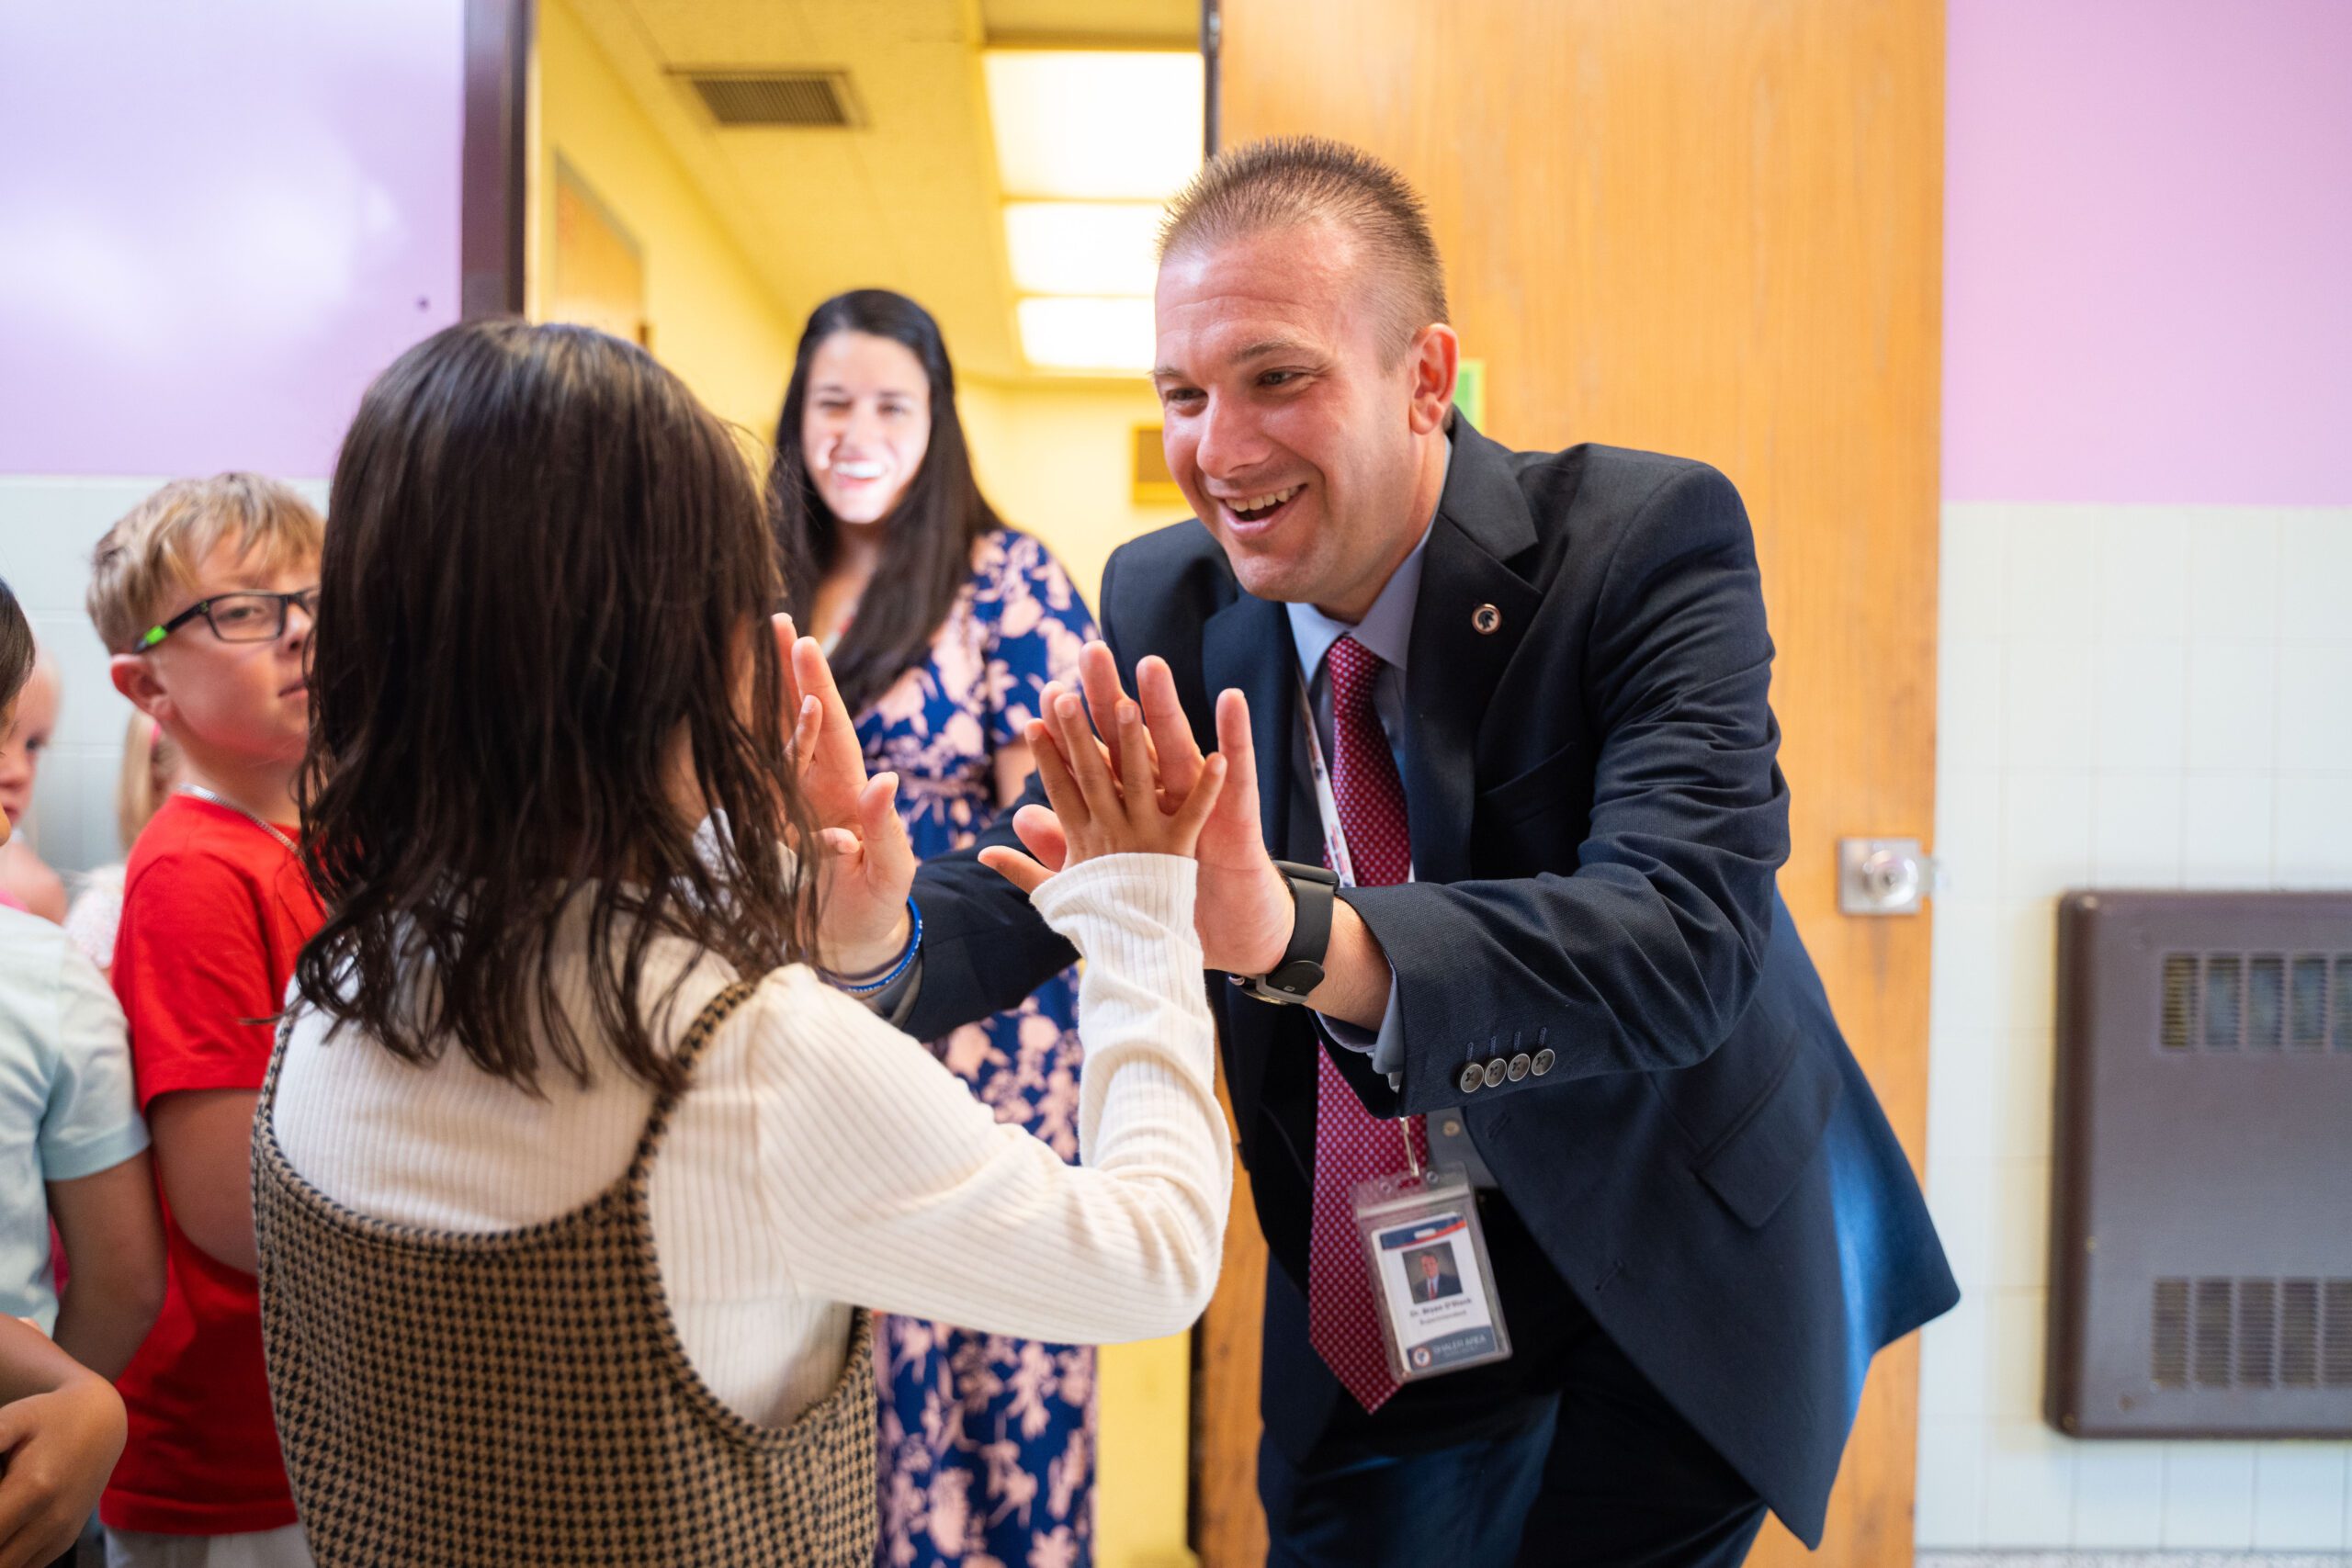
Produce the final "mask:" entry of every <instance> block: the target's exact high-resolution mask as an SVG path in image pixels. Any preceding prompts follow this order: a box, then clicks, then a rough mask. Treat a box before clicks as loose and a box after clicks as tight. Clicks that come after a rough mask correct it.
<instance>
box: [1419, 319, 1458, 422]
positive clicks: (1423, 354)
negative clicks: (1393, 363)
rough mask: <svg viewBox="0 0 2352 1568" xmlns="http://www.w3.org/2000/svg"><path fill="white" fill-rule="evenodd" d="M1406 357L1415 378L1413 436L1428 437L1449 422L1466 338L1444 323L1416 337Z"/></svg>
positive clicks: (1437, 323)
mask: <svg viewBox="0 0 2352 1568" xmlns="http://www.w3.org/2000/svg"><path fill="white" fill-rule="evenodd" d="M1405 357H1406V360H1407V362H1408V364H1409V365H1410V367H1411V368H1412V377H1413V412H1412V423H1413V434H1416V435H1427V434H1430V432H1431V431H1433V430H1437V429H1439V428H1441V427H1442V426H1443V424H1444V423H1445V416H1446V413H1447V412H1448V411H1450V410H1451V409H1452V408H1453V381H1454V378H1455V377H1456V376H1457V375H1459V374H1460V372H1461V369H1462V338H1461V336H1460V334H1459V333H1455V332H1454V330H1453V328H1452V327H1450V326H1447V325H1446V324H1445V323H1444V322H1443V321H1432V322H1431V323H1430V324H1429V325H1428V326H1426V327H1423V328H1422V329H1421V330H1420V331H1419V332H1418V333H1414V334H1413V342H1412V345H1411V346H1410V347H1408V349H1406V351H1405Z"/></svg>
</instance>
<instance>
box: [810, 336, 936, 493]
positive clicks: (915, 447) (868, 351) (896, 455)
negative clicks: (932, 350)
mask: <svg viewBox="0 0 2352 1568" xmlns="http://www.w3.org/2000/svg"><path fill="white" fill-rule="evenodd" d="M800 444H801V448H802V450H803V451H804V452H806V453H807V455H808V463H809V479H810V481H811V482H812V483H814V484H815V485H816V487H817V494H818V495H819V497H820V498H821V499H822V500H823V501H824V503H825V507H826V509H827V510H828V511H830V512H831V513H832V514H833V515H834V516H835V517H837V518H839V519H840V520H841V521H842V522H843V523H879V522H881V521H882V520H883V519H885V518H887V517H888V516H889V515H890V513H892V512H894V511H896V510H897V509H898V505H899V500H900V499H901V498H902V497H904V496H905V494H906V493H907V487H908V486H909V485H911V484H912V483H914V480H915V475H916V474H918V473H920V472H922V459H923V454H924V453H925V452H926V451H928V450H929V449H930V446H931V378H929V377H928V376H926V375H924V374H923V368H922V361H921V360H920V359H917V358H916V357H915V355H914V351H913V350H912V349H910V348H909V347H907V345H906V344H902V343H899V342H897V341H895V340H893V339H890V338H887V337H876V336H874V335H872V334H871V333H853V332H842V333H834V334H833V335H832V336H831V337H829V338H827V339H826V340H825V341H824V342H823V343H821V344H818V345H817V352H816V353H815V354H814V355H811V356H810V358H809V390H808V398H807V401H806V402H805V403H804V404H803V405H802V408H801V412H800Z"/></svg>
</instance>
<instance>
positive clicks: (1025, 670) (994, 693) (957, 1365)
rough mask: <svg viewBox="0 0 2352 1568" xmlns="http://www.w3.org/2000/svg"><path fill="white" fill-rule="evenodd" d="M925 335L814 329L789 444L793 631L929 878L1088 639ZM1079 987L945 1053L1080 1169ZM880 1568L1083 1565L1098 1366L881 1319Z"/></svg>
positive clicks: (943, 355) (1001, 782) (962, 836)
mask: <svg viewBox="0 0 2352 1568" xmlns="http://www.w3.org/2000/svg"><path fill="white" fill-rule="evenodd" d="M955 392H956V388H955V372H954V369H953V368H952V367H950V365H949V363H948V360H947V351H946V347H945V344H944V343H943V342H942V340H941V337H940V333H939V328H938V326H937V324H936V323H935V322H933V320H932V319H931V316H930V315H929V314H928V313H927V312H926V311H924V310H923V309H922V307H921V306H919V305H917V304H915V302H914V301H912V300H911V299H907V298H905V297H904V296H902V295H898V294H892V293H889V292H887V291H885V290H881V289H860V290H858V291H856V292H854V293H850V294H844V295H841V296H839V297H838V298H836V299H829V300H827V301H826V302H825V303H824V304H822V305H820V306H819V307H818V308H817V310H816V313H815V314H814V315H812V316H811V317H810V318H809V325H808V327H807V329H806V330H805V331H804V333H802V335H801V339H800V346H799V352H798V355H797V360H796V362H795V364H794V367H793V373H792V383H791V386H790V387H789V388H788V389H786V394H785V400H784V412H783V414H782V416H781V418H780V419H779V421H778V423H777V427H776V456H775V474H774V484H773V488H774V494H775V502H774V503H775V508H776V528H777V535H778V537H779V540H780V541H781V543H782V546H783V548H784V551H785V562H786V584H787V586H788V590H789V608H790V610H791V612H792V615H793V616H794V619H795V620H796V622H797V624H798V625H799V626H800V628H801V629H802V630H804V631H806V632H808V633H809V634H810V635H812V636H815V637H818V638H819V639H820V640H821V641H823V642H824V643H825V644H826V645H827V652H828V654H829V656H830V657H831V662H832V668H833V671H834V673H835V675H836V677H837V678H838V679H839V680H840V682H841V685H842V696H843V698H844V700H845V701H846V702H847V704H848V705H849V708H850V711H851V712H853V713H855V714H857V715H858V735H859V737H860V739H862V740H863V741H864V742H865V757H866V765H867V767H868V768H869V770H873V771H877V772H878V771H884V770H888V771H890V772H894V773H897V774H898V775H899V813H900V815H901V816H902V817H903V818H905V821H906V824H907V829H908V832H909V834H910V837H911V838H912V839H913V840H914V848H915V853H916V854H917V855H919V856H923V857H929V856H933V855H939V854H946V853H949V852H953V851H956V850H960V849H963V848H965V847H967V846H968V845H969V844H970V843H971V842H972V840H974V839H975V838H977V837H978V834H979V833H980V831H981V830H982V829H985V828H986V827H987V826H988V825H989V821H990V820H991V819H992V818H994V817H995V815H996V813H997V812H998V811H999V810H1000V809H1001V808H1002V807H1004V806H1006V805H1007V804H1008V803H1010V802H1011V801H1012V800H1013V799H1014V798H1015V797H1016V796H1017V795H1019V794H1020V793H1021V790H1022V786H1023V783H1024V782H1025V781H1026V779H1027V777H1028V774H1029V769H1030V758H1029V751H1028V747H1027V745H1026V744H1025V743H1024V742H1023V740H1022V739H1021V737H1022V730H1023V726H1024V725H1025V724H1026V723H1027V722H1028V720H1029V719H1030V718H1031V717H1032V716H1034V715H1035V712H1036V709H1037V705H1038V701H1039V693H1040V691H1041V689H1042V688H1043V687H1044V686H1045V684H1046V682H1048V681H1051V680H1056V679H1060V680H1064V681H1074V679H1075V675H1076V671H1077V668H1078V651H1079V649H1080V647H1081V646H1082V645H1083V644H1084V643H1085V642H1086V641H1087V639H1089V638H1090V637H1093V636H1094V626H1093V623H1092V621H1091V618H1090V617H1089V616H1088V615H1087V613H1086V604H1085V603H1084V601H1082V600H1081V599H1080V597H1079V594H1078V591H1077V590H1076V589H1075V588H1074V587H1073V586H1071V583H1070V581H1069V576H1068V575H1067V574H1066V573H1065V572H1064V571H1063V570H1062V569H1061V566H1060V564H1059V563H1058V562H1057V561H1056V560H1055V559H1054V558H1053V557H1052V556H1051V555H1050V554H1048V553H1047V552H1046V548H1045V547H1044V546H1042V545H1040V544H1039V543H1038V542H1037V541H1036V540H1035V539H1033V538H1031V537H1029V536H1027V535H1024V534H1022V533H1019V532H1017V531H1015V530H1013V529H1012V528H1008V527H1006V526H1004V525H1002V524H1001V523H1000V522H999V521H998V520H997V517H996V514H995V513H993V512H992V511H990V510H989V504H988V502H987V501H986V500H984V499H983V498H982V497H981V495H980V491H979V488H978V485H977V484H975V483H974V481H973V479H972V470H971V461H970V457H969V455H968V453H967V449H966V447H965V444H964V433H963V426H962V424H961V423H960V422H959V421H958V420H957V418H956V397H955ZM1077 1017H1078V993H1077V985H1076V982H1075V978H1074V976H1071V975H1069V974H1064V975H1061V976H1056V977H1055V978H1054V979H1051V980H1048V981H1047V982H1046V984H1045V985H1044V986H1042V987H1038V989H1037V990H1036V991H1035V993H1034V994H1033V995H1032V996H1030V997H1029V998H1028V999H1027V1000H1025V1001H1023V1003H1022V1004H1021V1005H1020V1006H1019V1007H1018V1008H1015V1009H1013V1010H1011V1011H1009V1012H1002V1013H999V1014H997V1015H996V1016H995V1017H994V1018H991V1019H989V1020H987V1021H984V1022H981V1023H977V1024H972V1025H968V1026H967V1027H965V1028H963V1029H959V1030H957V1031H956V1032H955V1033H953V1034H951V1035H949V1036H948V1037H947V1038H946V1039H944V1040H940V1041H936V1042H933V1047H932V1048H933V1050H934V1051H936V1052H938V1053H939V1055H940V1056H941V1058H942V1059H943V1060H944V1061H945V1062H946V1064H947V1065H948V1066H950V1067H952V1068H954V1069H955V1070H956V1073H957V1074H958V1075H959V1076H961V1077H963V1078H964V1079H965V1080H966V1081H967V1083H969V1084H970V1085H971V1087H972V1092H973V1093H974V1094H976V1095H978V1097H979V1098H980V1099H981V1100H983V1101H984V1102H986V1103H987V1104H988V1105H989V1106H991V1107H993V1108H994V1109H995V1111H996V1115H997V1119H998V1120H999V1121H1001V1122H1016V1123H1018V1124H1019V1125H1021V1126H1023V1127H1026V1128H1027V1129H1029V1131H1030V1132H1032V1133H1033V1134H1035V1135H1036V1136H1037V1137H1039V1138H1040V1139H1043V1140H1044V1141H1045V1142H1046V1143H1047V1144H1049V1145H1052V1146H1053V1148H1054V1150H1055V1152H1056V1153H1057V1154H1059V1155H1060V1156H1062V1157H1063V1158H1064V1159H1066V1160H1075V1159H1076V1158H1077V1157H1078V1125H1077V1117H1078V1069H1079V1058H1080V1049H1079V1043H1078V1036H1077V1034H1076V1033H1075V1032H1073V1030H1074V1027H1075V1024H1076V1021H1077ZM879 1326H880V1331H879V1335H878V1341H877V1349H876V1363H877V1367H876V1371H877V1375H878V1376H879V1378H880V1380H881V1434H880V1442H881V1450H880V1452H881V1466H880V1479H881V1506H882V1533H881V1547H880V1562H882V1563H884V1564H886V1565H888V1568H917V1565H928V1564H937V1563H959V1564H965V1565H967V1568H1077V1565H1079V1564H1084V1563H1087V1562H1091V1542H1092V1537H1093V1472H1094V1421H1093V1410H1094V1396H1093V1389H1094V1352H1093V1350H1092V1349H1091V1348H1088V1347H1083V1346H1069V1345H1044V1344H1038V1343H1035V1342H1033V1341H1029V1340H1022V1339H1010V1338H1006V1337H1003V1336H1001V1335H981V1334H973V1333H968V1332H967V1331H966V1330H964V1329H961V1328H958V1327H956V1326H954V1325H948V1324H937V1323H924V1322H921V1321H917V1320H914V1319H910V1318H902V1317H888V1318H885V1319H884V1320H883V1321H882V1323H881V1325H879Z"/></svg>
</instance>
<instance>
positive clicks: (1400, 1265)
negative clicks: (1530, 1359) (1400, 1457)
mask: <svg viewBox="0 0 2352 1568" xmlns="http://www.w3.org/2000/svg"><path fill="white" fill-rule="evenodd" d="M1355 1220H1356V1229H1357V1230H1358V1232H1359V1233H1361V1234H1362V1235H1363V1247H1364V1260H1365V1262H1366V1264H1367V1265H1368V1266H1369V1267H1370V1269H1372V1278H1373V1299H1374V1301H1375V1302H1377V1303H1379V1305H1380V1333H1381V1337H1382V1338H1383V1339H1384V1340H1385V1341H1386V1342H1387V1347H1388V1370H1389V1372H1390V1374H1391V1375H1393V1376H1394V1377H1395V1378H1396V1379H1397V1382H1414V1381H1416V1380H1418V1379H1420V1378H1433V1377H1439V1376H1442V1374H1444V1373H1446V1372H1458V1371H1462V1370H1463V1369H1464V1368H1465V1367H1479V1366H1484V1365H1486V1364H1487V1362H1489V1361H1500V1360H1505V1359H1509V1357H1510V1333H1509V1332H1508V1331H1507V1330H1506V1329H1505V1328H1504V1326H1503V1315H1502V1303H1501V1302H1500V1300H1499V1299H1498V1297H1497V1296H1496V1294H1495V1277H1494V1270H1493V1268H1492V1267H1491V1266H1490V1265H1489V1264H1488V1262H1487V1237H1486V1233H1485V1231H1484V1230H1483V1229H1482V1228H1481V1227H1480V1225H1479V1224H1478V1205H1477V1201H1476V1197H1475V1195H1474V1194H1473V1192H1472V1190H1471V1187H1470V1180H1469V1177H1468V1175H1467V1174H1466V1173H1465V1172H1464V1169H1463V1168H1462V1167H1460V1166H1458V1165H1446V1166H1435V1167H1432V1168H1430V1169H1428V1170H1424V1171H1419V1172H1413V1171H1404V1172H1399V1173H1398V1174H1397V1175H1395V1176H1384V1177H1381V1178H1379V1179H1375V1180H1372V1181H1366V1182H1363V1183H1361V1184H1359V1185H1358V1186H1357V1188H1356V1190H1355Z"/></svg>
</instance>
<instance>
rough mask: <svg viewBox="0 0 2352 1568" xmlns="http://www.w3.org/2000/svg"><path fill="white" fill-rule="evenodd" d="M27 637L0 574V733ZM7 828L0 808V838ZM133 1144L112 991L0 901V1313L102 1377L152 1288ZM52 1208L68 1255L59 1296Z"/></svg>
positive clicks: (159, 1226) (128, 1346) (143, 1168)
mask: <svg viewBox="0 0 2352 1568" xmlns="http://www.w3.org/2000/svg"><path fill="white" fill-rule="evenodd" d="M19 641H21V643H22V648H23V650H24V651H25V655H26V656H25V657H24V658H22V659H19V658H18V657H17V653H18V651H19V650H18V648H17V644H18V643H19ZM30 647H31V638H30V633H29V631H28V629H27V628H26V626H25V620H24V615H23V612H22V611H21V610H19V609H18V607H17V602H16V598H15V596H14V595H13V594H11V593H9V592H8V591H7V587H6V584H5V583H0V745H6V744H7V743H8V742H9V741H10V740H11V739H13V736H12V734H11V731H12V730H13V729H14V728H15V722H16V706H17V692H18V690H19V689H20V688H21V687H22V685H23V682H24V675H25V671H26V670H27V669H28V668H29V664H30V659H29V649H30ZM7 830H8V829H7V823H6V818H0V843H5V842H6V835H7ZM146 1151H147V1128H146V1125H145V1123H143V1122H141V1120H140V1116H139V1111H138V1107H137V1102H136V1101H135V1100H133V1098H132V1094H131V1082H130V1048H129V1045H128V1043H127V1042H126V1039H125V1028H124V1024H123V1018H122V1009H121V1007H120V1006H119V1004H118V1003H117V1002H116V1001H115V998H114V993H113V991H112V990H110V989H109V988H108V987H107V983H106V981H105V980H103V979H101V978H100V977H99V976H98V972H97V970H96V968H95V967H93V966H92V964H91V963H90V961H89V960H88V959H87V958H85V957H84V956H83V955H82V954H81V953H80V952H79V951H78V950H77V949H75V947H74V944H73V942H72V941H71V940H69V939H68V938H67V936H66V934H65V932H64V931H62V929H60V928H59V927H57V926H53V925H51V924H50V923H49V922H48V921H47V920H44V919H40V917H38V916H35V915H28V914H26V913H24V912H22V911H21V910H17V909H10V908H0V1315H6V1316H10V1317H26V1318H30V1319H32V1321H33V1322H34V1323H35V1324H37V1325H39V1326H40V1328H41V1329H42V1330H43V1331H44V1332H46V1333H49V1334H51V1336H52V1337H54V1338H55V1339H56V1341H57V1344H58V1348H61V1349H62V1350H63V1351H64V1352H65V1353H66V1354H67V1355H69V1356H72V1357H73V1358H74V1359H75V1360H77V1361H79V1362H81V1363H82V1364H83V1365H84V1366H85V1367H87V1368H89V1369H90V1370H91V1371H95V1372H96V1373H97V1374H98V1375H99V1376H100V1377H103V1378H108V1379H111V1378H113V1377H115V1376H116V1375H117V1374H119V1372H120V1371H122V1369H123V1367H124V1366H125V1365H127V1364H128V1363H129V1362H130V1357H131V1353H132V1352H133V1351H135V1350H137V1349H138V1348H139V1342H140V1341H141V1339H143V1338H145V1337H146V1334H147V1329H148V1325H150V1324H152V1323H153V1321H154V1318H155V1311H156V1308H157V1306H158V1305H159V1304H160V1303H161V1302H162V1300H163V1293H164V1235H163V1222H162V1218H161V1215H160V1214H159V1213H157V1209H156V1201H155V1184H154V1175H153V1170H152V1168H150V1166H149V1164H148V1159H147V1152H146ZM52 1220H54V1222H55V1224H56V1226H57V1234H58V1235H59V1236H61V1237H62V1239H63V1243H64V1253H65V1260H66V1265H67V1269H68V1279H67V1283H66V1287H65V1290H64V1292H63V1295H62V1300H61V1297H60V1293H59V1292H58V1290H57V1287H56V1280H55V1271H54V1269H53V1266H52V1259H53V1257H54V1253H55V1245H54V1243H53V1242H52V1239H51V1232H50V1225H51V1221H52Z"/></svg>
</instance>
